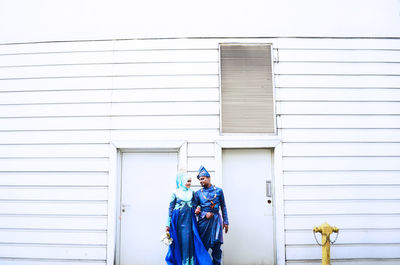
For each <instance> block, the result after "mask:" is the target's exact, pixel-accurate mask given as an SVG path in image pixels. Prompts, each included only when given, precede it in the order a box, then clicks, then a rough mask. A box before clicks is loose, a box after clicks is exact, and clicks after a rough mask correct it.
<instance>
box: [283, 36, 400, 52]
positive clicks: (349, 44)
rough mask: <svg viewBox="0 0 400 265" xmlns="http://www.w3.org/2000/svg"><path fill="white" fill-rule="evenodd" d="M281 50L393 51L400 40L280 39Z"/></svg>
mask: <svg viewBox="0 0 400 265" xmlns="http://www.w3.org/2000/svg"><path fill="white" fill-rule="evenodd" d="M277 46H278V47H279V48H280V49H292V50H293V49H309V50H316V49H317V50H319V49H331V50H342V49H345V50H385V49H388V50H392V49H398V48H399V47H400V40H399V39H396V38H393V39H390V38H343V39H340V38H338V39H332V38H278V40H277Z"/></svg>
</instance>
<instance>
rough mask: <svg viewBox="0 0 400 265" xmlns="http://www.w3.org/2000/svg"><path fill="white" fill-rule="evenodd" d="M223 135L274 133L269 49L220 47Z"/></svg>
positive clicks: (244, 45) (241, 46)
mask: <svg viewBox="0 0 400 265" xmlns="http://www.w3.org/2000/svg"><path fill="white" fill-rule="evenodd" d="M220 56H221V97H222V98H221V101H222V113H221V115H222V132H223V133H274V132H275V119H274V102H273V84H272V66H271V64H272V60H271V45H266V44H262V45H261V44H260V45H259V44H243V45H242V44H240V45H237V44H221V46H220Z"/></svg>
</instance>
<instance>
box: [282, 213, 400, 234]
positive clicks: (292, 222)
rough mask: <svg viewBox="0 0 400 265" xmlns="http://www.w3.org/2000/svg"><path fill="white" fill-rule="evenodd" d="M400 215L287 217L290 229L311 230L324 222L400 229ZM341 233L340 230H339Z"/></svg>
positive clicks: (339, 226)
mask: <svg viewBox="0 0 400 265" xmlns="http://www.w3.org/2000/svg"><path fill="white" fill-rule="evenodd" d="M399 221H400V215H398V214H387V215H384V214H379V215H371V214H347V215H339V214H337V215H335V214H329V215H323V214H320V215H289V216H286V217H285V226H286V229H288V230H309V231H311V232H312V229H313V227H315V226H319V225H321V224H323V223H324V222H328V223H329V224H330V225H333V226H337V227H338V228H339V229H372V230H374V229H389V230H390V229H395V230H397V229H399V228H400V222H399ZM339 233H340V232H339Z"/></svg>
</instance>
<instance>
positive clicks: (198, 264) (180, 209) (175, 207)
mask: <svg viewBox="0 0 400 265" xmlns="http://www.w3.org/2000/svg"><path fill="white" fill-rule="evenodd" d="M191 181H192V180H191V178H190V177H188V176H187V174H184V173H178V174H177V176H176V190H175V191H174V192H173V193H172V196H171V200H170V204H169V217H168V221H167V226H166V231H167V232H169V233H170V235H171V238H172V240H173V241H172V244H171V245H170V246H169V249H168V253H167V256H166V257H165V261H166V262H167V264H168V265H212V261H211V257H210V255H209V254H208V252H207V250H206V249H205V248H204V246H203V243H202V241H201V238H200V235H199V232H198V229H197V221H196V217H195V214H194V209H193V207H192V205H193V199H194V196H193V195H194V192H193V190H192V189H190V185H191Z"/></svg>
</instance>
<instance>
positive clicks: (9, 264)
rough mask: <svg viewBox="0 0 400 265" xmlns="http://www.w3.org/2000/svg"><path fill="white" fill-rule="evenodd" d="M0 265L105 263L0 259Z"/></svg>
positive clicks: (102, 263)
mask: <svg viewBox="0 0 400 265" xmlns="http://www.w3.org/2000/svg"><path fill="white" fill-rule="evenodd" d="M0 261H1V264H4V265H17V264H18V265H48V264H49V263H51V264H54V265H105V264H106V262H105V261H102V260H99V261H93V260H61V261H60V260H56V259H50V260H49V259H15V258H13V259H10V258H0Z"/></svg>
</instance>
